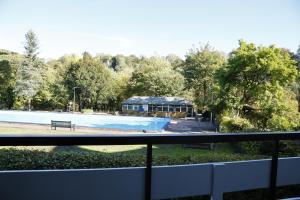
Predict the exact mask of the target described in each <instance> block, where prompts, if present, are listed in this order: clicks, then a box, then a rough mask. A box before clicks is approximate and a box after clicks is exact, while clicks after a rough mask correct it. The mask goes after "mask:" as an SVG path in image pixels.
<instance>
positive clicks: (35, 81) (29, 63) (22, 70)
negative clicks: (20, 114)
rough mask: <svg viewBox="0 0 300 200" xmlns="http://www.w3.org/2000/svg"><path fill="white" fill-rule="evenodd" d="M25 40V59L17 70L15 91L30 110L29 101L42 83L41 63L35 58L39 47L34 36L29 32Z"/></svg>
mask: <svg viewBox="0 0 300 200" xmlns="http://www.w3.org/2000/svg"><path fill="white" fill-rule="evenodd" d="M25 39H26V41H25V46H24V48H25V58H24V59H23V61H22V63H21V65H20V67H19V68H18V70H17V80H16V88H15V91H16V93H17V95H18V96H19V97H23V98H25V99H26V100H27V101H28V109H29V110H31V100H32V98H33V97H34V96H35V95H36V94H37V92H38V90H39V89H40V86H41V83H42V72H43V63H42V61H41V60H40V59H38V57H37V56H38V53H39V52H38V49H39V46H38V39H37V36H36V34H35V33H34V32H33V31H32V30H29V31H28V32H27V33H26V34H25Z"/></svg>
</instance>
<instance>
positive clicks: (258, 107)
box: [217, 41, 299, 130]
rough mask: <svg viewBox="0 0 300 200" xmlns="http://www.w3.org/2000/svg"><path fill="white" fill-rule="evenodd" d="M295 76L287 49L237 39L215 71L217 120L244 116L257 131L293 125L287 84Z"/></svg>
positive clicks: (296, 116) (294, 108)
mask: <svg viewBox="0 0 300 200" xmlns="http://www.w3.org/2000/svg"><path fill="white" fill-rule="evenodd" d="M296 78H297V70H296V67H295V61H293V60H292V59H291V56H290V54H289V53H288V52H287V51H285V50H283V49H281V48H276V47H275V46H270V47H262V46H260V47H256V46H255V45H254V44H252V43H250V44H247V43H246V42H245V41H240V43H239V48H238V49H236V50H234V51H233V52H232V53H231V54H230V56H229V59H228V63H227V65H226V66H225V67H224V68H221V69H220V70H219V72H218V80H219V84H220V87H221V91H220V95H219V100H220V101H219V103H218V106H217V108H218V110H219V114H220V115H221V119H224V118H227V121H228V118H232V119H239V118H242V119H246V120H248V121H249V122H250V126H249V127H252V128H255V129H257V130H279V129H281V130H287V129H293V128H295V127H296V124H297V120H299V114H298V112H297V101H296V99H295V94H294V93H293V92H292V91H291V90H290V87H289V86H290V85H291V84H292V83H293V82H294V81H295V79H296ZM274 122H276V123H274ZM286 122H289V124H288V125H284V126H283V125H282V126H281V125H280V123H281V124H284V123H286ZM247 123H248V122H247ZM275 124H277V125H276V127H275V126H274V125H275Z"/></svg>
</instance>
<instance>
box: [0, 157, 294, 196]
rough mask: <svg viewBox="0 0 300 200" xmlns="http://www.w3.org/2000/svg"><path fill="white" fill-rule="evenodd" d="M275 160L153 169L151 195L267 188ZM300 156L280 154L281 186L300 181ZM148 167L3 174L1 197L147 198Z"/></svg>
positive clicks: (28, 171)
mask: <svg viewBox="0 0 300 200" xmlns="http://www.w3.org/2000/svg"><path fill="white" fill-rule="evenodd" d="M270 165H271V161H270V160H269V159H267V160H254V161H240V162H226V163H208V164H195V165H182V166H159V167H153V172H152V179H153V180H152V197H153V199H163V198H173V197H184V196H195V195H205V194H209V195H212V199H214V200H216V199H217V200H219V199H222V196H223V193H224V192H232V191H241V190H248V189H257V188H267V187H269V182H270ZM299 169H300V158H299V157H297V158H281V159H280V160H279V165H278V177H277V182H278V186H284V185H293V184H300V171H299ZM144 181H145V168H142V167H139V168H116V169H82V170H21V171H1V172H0V195H1V197H0V198H1V200H19V199H24V200H25V199H28V200H41V199H43V200H53V199H55V200H60V199H63V200H69V199H70V200H96V199H97V200H99V199H105V200H106V199H109V200H117V199H130V200H140V199H144Z"/></svg>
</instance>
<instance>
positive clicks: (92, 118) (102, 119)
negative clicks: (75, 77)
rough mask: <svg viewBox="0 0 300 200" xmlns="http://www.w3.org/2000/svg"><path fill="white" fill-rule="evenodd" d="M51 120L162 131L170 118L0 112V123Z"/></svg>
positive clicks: (85, 125) (113, 127)
mask: <svg viewBox="0 0 300 200" xmlns="http://www.w3.org/2000/svg"><path fill="white" fill-rule="evenodd" d="M51 120H59V121H72V123H73V124H76V126H83V127H92V128H107V129H121V130H122V129H123V130H150V131H162V130H163V128H164V127H165V126H166V125H167V124H168V123H169V122H170V118H154V117H134V116H112V115H92V114H91V115H88V114H73V113H55V112H33V111H32V112H28V111H0V121H2V122H20V123H34V124H51Z"/></svg>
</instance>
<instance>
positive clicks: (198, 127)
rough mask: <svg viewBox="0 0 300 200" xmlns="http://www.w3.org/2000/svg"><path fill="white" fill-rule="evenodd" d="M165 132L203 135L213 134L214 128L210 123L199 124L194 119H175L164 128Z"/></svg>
mask: <svg viewBox="0 0 300 200" xmlns="http://www.w3.org/2000/svg"><path fill="white" fill-rule="evenodd" d="M166 132H177V133H195V134H197V133H204V132H215V128H214V127H213V125H212V124H211V123H210V122H199V121H196V120H195V119H194V118H187V119H176V120H172V122H171V123H170V124H169V125H168V127H167V128H166Z"/></svg>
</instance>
